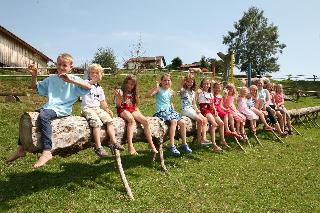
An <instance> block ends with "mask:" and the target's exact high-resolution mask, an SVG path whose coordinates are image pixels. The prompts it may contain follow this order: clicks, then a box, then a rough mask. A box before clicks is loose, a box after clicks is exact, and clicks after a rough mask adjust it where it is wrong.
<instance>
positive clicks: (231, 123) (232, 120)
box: [226, 115, 235, 132]
mask: <svg viewBox="0 0 320 213" xmlns="http://www.w3.org/2000/svg"><path fill="white" fill-rule="evenodd" d="M229 123H230V130H231V132H234V131H235V129H234V119H233V117H232V116H231V115H230V116H229ZM226 131H227V130H226Z"/></svg>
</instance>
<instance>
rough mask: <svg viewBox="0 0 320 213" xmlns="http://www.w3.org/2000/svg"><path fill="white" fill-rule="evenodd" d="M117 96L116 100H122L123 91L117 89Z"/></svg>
mask: <svg viewBox="0 0 320 213" xmlns="http://www.w3.org/2000/svg"><path fill="white" fill-rule="evenodd" d="M114 94H115V96H116V98H119V99H121V98H122V92H121V90H120V89H116V91H115V93H114Z"/></svg>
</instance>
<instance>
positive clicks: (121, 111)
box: [115, 75, 158, 155]
mask: <svg viewBox="0 0 320 213" xmlns="http://www.w3.org/2000/svg"><path fill="white" fill-rule="evenodd" d="M115 101H116V107H117V113H118V116H119V117H121V118H123V119H124V120H125V121H126V122H127V124H128V125H127V137H128V152H129V154H130V155H137V154H138V153H137V151H136V150H135V148H134V146H133V143H132V138H133V127H134V126H135V125H136V121H137V122H139V123H141V124H142V125H143V129H144V134H145V135H146V138H147V141H148V143H149V146H150V149H151V150H152V151H153V152H154V153H158V151H157V149H156V148H155V146H154V144H153V141H152V136H151V131H150V126H149V122H148V120H147V118H146V117H145V116H144V115H142V114H141V112H140V111H139V109H138V94H137V81H136V79H135V77H134V76H133V75H128V76H127V77H126V78H125V79H124V81H123V84H122V88H121V89H118V90H116V93H115Z"/></svg>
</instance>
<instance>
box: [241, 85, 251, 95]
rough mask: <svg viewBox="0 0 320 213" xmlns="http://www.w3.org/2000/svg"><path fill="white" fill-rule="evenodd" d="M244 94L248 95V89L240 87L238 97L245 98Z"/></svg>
mask: <svg viewBox="0 0 320 213" xmlns="http://www.w3.org/2000/svg"><path fill="white" fill-rule="evenodd" d="M245 93H247V95H248V93H249V89H248V87H241V89H240V96H245Z"/></svg>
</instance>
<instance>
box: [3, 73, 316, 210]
mask: <svg viewBox="0 0 320 213" xmlns="http://www.w3.org/2000/svg"><path fill="white" fill-rule="evenodd" d="M123 78H124V77H123V76H115V77H105V79H104V80H103V82H102V85H103V87H104V89H105V91H108V92H107V95H108V100H110V101H109V104H110V105H112V102H111V100H112V94H111V93H110V92H109V91H112V90H113V88H115V87H117V85H118V84H120V83H121V81H122V80H123ZM158 78H159V77H156V76H154V77H152V76H151V77H150V76H148V77H146V76H141V77H139V85H140V88H141V90H140V91H139V92H140V94H141V106H140V108H141V111H142V112H143V113H144V114H146V115H152V113H153V112H154V110H155V106H154V99H152V98H151V99H144V98H143V96H142V95H143V94H144V92H146V91H147V90H148V89H150V88H152V87H153V86H154V81H155V80H156V79H158ZM199 80H200V79H197V81H198V82H199ZM173 84H174V85H175V87H174V89H177V85H178V76H176V75H174V77H173ZM28 85H29V80H28V79H24V78H21V79H19V81H17V80H14V79H11V80H10V81H9V80H4V79H0V91H2V92H4V91H15V92H21V91H27V92H28V93H30V94H31V96H30V97H22V100H23V102H22V103H5V101H4V98H3V97H0V143H1V145H0V156H1V157H0V158H1V160H2V161H3V160H5V159H6V157H7V156H8V155H10V154H11V153H13V152H14V151H15V149H16V147H17V145H16V141H17V137H18V123H19V118H20V115H21V114H22V113H23V112H24V111H32V110H33V109H35V108H36V107H39V106H41V104H42V103H44V101H45V99H43V98H41V97H39V96H37V95H36V94H35V93H34V92H33V91H31V90H29V89H26V88H27V86H28ZM174 102H175V104H176V108H177V109H179V104H180V103H179V102H180V101H179V98H178V97H176V98H175V99H174ZM316 105H318V106H319V105H320V99H319V98H301V99H300V100H299V102H297V103H294V102H287V107H288V108H290V109H292V108H300V107H306V106H316ZM74 113H75V114H77V113H79V103H77V104H76V106H75V110H74ZM318 123H320V120H319V119H318ZM297 127H298V126H297ZM298 130H299V131H300V132H301V133H302V134H303V136H302V137H301V136H298V135H293V136H290V137H288V138H286V139H284V141H285V143H284V144H281V143H279V142H278V141H277V140H275V138H274V137H273V136H272V135H271V134H269V133H265V132H262V131H258V136H259V138H261V142H262V143H263V147H261V146H258V145H256V146H254V147H253V148H250V147H248V146H247V145H244V147H245V149H246V150H247V153H244V152H243V151H241V150H240V149H239V148H238V147H237V146H236V144H235V143H233V142H232V141H231V140H230V141H229V142H231V145H232V149H231V150H230V151H227V152H224V153H222V154H217V153H212V152H211V151H210V150H209V149H207V148H201V149H200V148H196V147H194V146H192V148H193V150H194V152H193V154H191V155H182V156H181V157H179V158H174V157H171V155H170V153H168V152H167V151H165V163H166V166H167V168H168V172H166V173H163V172H160V163H159V160H157V161H156V162H154V163H153V162H152V161H151V153H150V152H149V151H148V149H147V145H146V144H144V143H137V144H136V148H137V150H138V151H139V153H140V155H139V156H136V157H132V156H129V155H128V153H127V151H124V152H123V153H122V164H123V167H124V170H125V173H126V177H127V179H128V181H129V184H130V186H131V189H132V191H133V194H134V197H135V201H130V200H128V197H127V195H126V192H125V190H124V188H123V186H122V183H121V181H120V178H119V174H118V172H117V169H116V168H115V164H114V160H113V158H112V157H108V158H107V159H104V160H99V159H98V158H97V157H96V156H95V154H94V153H93V151H92V149H87V150H83V151H81V152H79V153H77V154H74V155H72V156H69V157H67V158H62V157H59V156H56V157H54V159H53V160H51V161H50V162H49V163H48V164H47V165H46V166H45V167H43V168H41V169H37V170H34V169H32V168H31V165H32V164H33V163H34V162H35V160H36V155H33V154H28V155H27V156H26V157H25V158H23V159H19V160H17V161H16V162H15V163H13V164H10V165H6V164H4V163H2V162H1V164H0V212H320V200H319V193H320V159H319V149H320V143H319V141H320V135H319V133H318V131H319V128H312V129H310V130H306V129H304V128H303V127H298ZM188 140H189V141H191V140H192V138H189V139H188ZM250 141H251V143H254V139H253V138H250Z"/></svg>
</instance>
